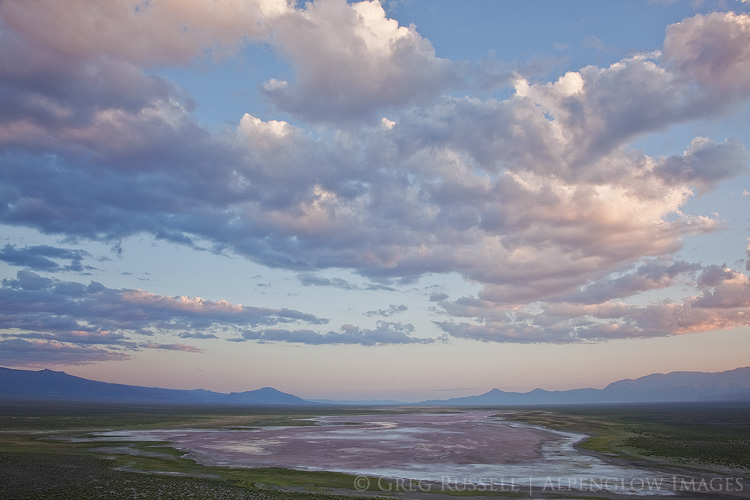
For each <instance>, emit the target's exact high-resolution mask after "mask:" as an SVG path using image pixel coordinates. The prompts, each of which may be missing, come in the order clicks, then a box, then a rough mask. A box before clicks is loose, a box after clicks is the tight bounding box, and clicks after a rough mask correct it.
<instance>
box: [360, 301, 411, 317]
mask: <svg viewBox="0 0 750 500" xmlns="http://www.w3.org/2000/svg"><path fill="white" fill-rule="evenodd" d="M408 310H409V308H408V307H406V306H405V305H403V304H401V305H398V306H397V305H396V304H391V305H390V306H388V309H377V310H374V311H367V312H365V316H383V317H386V318H388V317H390V316H395V315H396V314H401V313H404V312H406V311H408Z"/></svg>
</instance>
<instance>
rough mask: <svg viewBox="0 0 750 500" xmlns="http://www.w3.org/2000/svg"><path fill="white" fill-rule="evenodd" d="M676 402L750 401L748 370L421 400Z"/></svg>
mask: <svg viewBox="0 0 750 500" xmlns="http://www.w3.org/2000/svg"><path fill="white" fill-rule="evenodd" d="M678 401H750V367H744V368H737V369H735V370H728V371H725V372H718V373H705V372H671V373H666V374H663V373H655V374H652V375H646V376H645V377H640V378H637V379H635V380H632V379H625V380H619V381H617V382H613V383H611V384H609V385H608V386H607V387H605V388H604V389H572V390H569V391H545V390H544V389H534V390H533V391H530V392H504V391H501V390H500V389H492V390H491V391H489V392H486V393H484V394H481V395H479V396H468V397H463V398H452V399H439V400H430V401H424V402H423V403H422V404H425V405H447V406H495V405H500V406H507V405H552V404H595V403H660V402H678Z"/></svg>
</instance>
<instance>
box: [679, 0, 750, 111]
mask: <svg viewBox="0 0 750 500" xmlns="http://www.w3.org/2000/svg"><path fill="white" fill-rule="evenodd" d="M749 19H750V16H748V15H747V14H736V13H734V12H712V13H711V14H708V15H705V16H703V15H696V16H694V17H691V18H688V19H685V20H683V21H682V22H679V23H677V24H673V25H671V26H669V27H668V28H667V36H666V38H665V40H664V56H665V58H666V60H667V61H668V62H669V63H670V64H672V65H673V66H674V67H675V68H676V69H677V70H678V71H679V72H680V73H682V74H684V75H685V77H687V78H690V79H691V80H692V81H695V82H696V83H698V84H699V85H700V88H701V91H702V92H705V93H706V94H707V95H710V96H712V97H714V99H715V100H719V99H721V100H724V101H726V99H727V96H742V95H747V93H748V91H750V68H748V65H747V64H746V63H747V61H748V59H750V47H748V44H747V40H748V38H750V21H749Z"/></svg>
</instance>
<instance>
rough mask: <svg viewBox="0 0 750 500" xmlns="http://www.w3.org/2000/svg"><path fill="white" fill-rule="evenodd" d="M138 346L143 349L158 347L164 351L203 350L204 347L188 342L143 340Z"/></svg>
mask: <svg viewBox="0 0 750 500" xmlns="http://www.w3.org/2000/svg"><path fill="white" fill-rule="evenodd" d="M138 347H141V348H143V349H158V350H162V351H182V352H203V349H198V348H197V347H193V346H191V345H187V344H154V343H152V342H142V343H140V344H138Z"/></svg>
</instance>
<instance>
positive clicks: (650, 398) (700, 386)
mask: <svg viewBox="0 0 750 500" xmlns="http://www.w3.org/2000/svg"><path fill="white" fill-rule="evenodd" d="M0 400H36V401H42V400H46V401H92V402H93V401H100V402H120V403H161V404H170V403H171V404H215V405H221V404H226V405H247V406H260V405H263V406H265V405H286V406H303V405H321V404H331V405H333V404H338V405H356V406H364V405H373V404H377V405H383V406H385V405H397V404H404V403H399V402H398V401H382V400H381V401H333V400H314V401H307V400H304V399H302V398H299V397H297V396H294V395H292V394H287V393H284V392H281V391H278V390H276V389H274V388H272V387H264V388H262V389H257V390H254V391H245V392H232V393H229V394H226V393H221V392H213V391H207V390H203V389H196V390H177V389H161V388H158V387H140V386H134V385H124V384H112V383H108V382H97V381H94V380H87V379H85V378H81V377H75V376H73V375H68V374H67V373H65V372H58V371H52V370H40V371H30V370H13V369H10V368H1V367H0ZM678 401H750V367H744V368H737V369H735V370H729V371H725V372H718V373H705V372H672V373H667V374H661V373H657V374H653V375H647V376H645V377H641V378H637V379H635V380H631V379H626V380H620V381H618V382H613V383H611V384H609V385H608V386H607V387H605V388H604V389H573V390H569V391H546V390H544V389H534V390H533V391H530V392H505V391H501V390H499V389H492V390H491V391H489V392H486V393H484V394H481V395H478V396H468V397H462V398H452V399H439V400H428V401H422V402H419V403H408V404H410V405H420V406H512V405H555V404H596V403H651V402H678Z"/></svg>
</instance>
